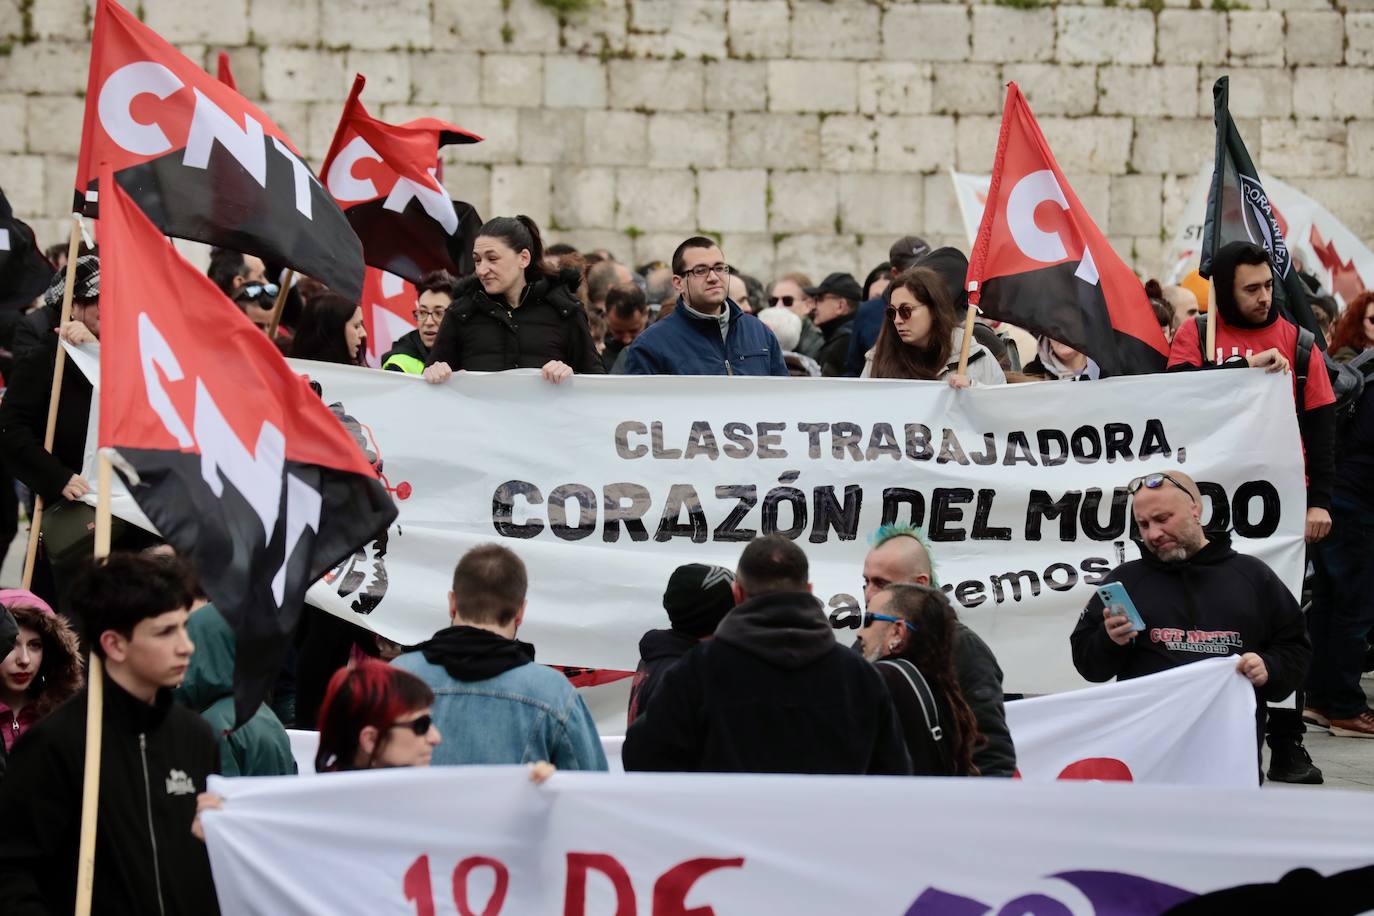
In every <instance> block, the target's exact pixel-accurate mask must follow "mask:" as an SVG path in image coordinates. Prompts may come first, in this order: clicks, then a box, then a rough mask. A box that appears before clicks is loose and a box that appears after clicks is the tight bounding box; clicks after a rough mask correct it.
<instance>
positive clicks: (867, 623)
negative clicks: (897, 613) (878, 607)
mask: <svg viewBox="0 0 1374 916" xmlns="http://www.w3.org/2000/svg"><path fill="white" fill-rule="evenodd" d="M875 620H882V621H886V622H887V623H900V624H902V625H903V626H904V627H906V628H907V629H908V630H910V631H911V632H913V633H915V632H916V624H914V623H912V622H911V621H910V620H903V619H902V618H900V617H892V616H889V615H887V614H875V613H873V612H872V611H864V613H863V617H862V618H861V619H860V620H859V628H860V629H862V628H863V627H871V626H873V621H875Z"/></svg>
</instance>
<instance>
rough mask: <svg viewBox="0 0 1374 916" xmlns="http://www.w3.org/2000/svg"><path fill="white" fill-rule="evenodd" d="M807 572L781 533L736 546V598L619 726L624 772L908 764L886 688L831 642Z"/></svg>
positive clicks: (884, 770) (853, 769) (899, 771)
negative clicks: (709, 633)
mask: <svg viewBox="0 0 1374 916" xmlns="http://www.w3.org/2000/svg"><path fill="white" fill-rule="evenodd" d="M808 575H809V573H808V568H807V562H806V554H804V553H802V550H801V548H800V547H798V546H797V545H796V544H794V543H792V542H791V541H789V540H787V539H786V538H784V537H781V536H779V535H769V536H767V537H763V538H759V539H757V540H755V541H752V542H751V543H750V544H749V546H747V547H745V548H744V552H743V554H741V556H740V560H739V566H738V568H737V569H736V570H735V584H734V593H735V597H736V599H738V601H739V604H738V605H737V606H736V607H735V609H734V610H732V611H731V612H730V613H729V614H727V615H726V616H725V619H724V620H722V621H721V623H720V626H718V627H717V628H716V635H715V638H714V639H711V640H708V641H705V642H700V643H698V644H697V645H696V646H695V647H694V648H693V649H691V650H690V651H689V652H688V653H687V654H686V655H685V656H683V658H682V660H681V661H680V662H678V663H677V664H676V665H674V666H673V667H672V668H670V669H669V670H668V671H667V672H666V673H665V674H664V675H663V679H662V683H661V684H659V686H658V688H657V691H656V692H655V694H654V696H653V698H652V699H651V700H650V702H649V706H648V709H646V710H645V712H644V714H643V715H642V716H640V718H639V719H638V720H636V721H635V723H634V724H633V725H631V726H630V729H629V731H628V732H627V733H626V735H625V746H624V750H623V754H622V756H623V760H624V762H625V769H626V770H659V771H665V770H666V771H675V772H717V773H847V774H867V773H874V774H888V775H909V774H910V773H911V758H910V756H909V755H908V753H907V749H906V744H905V742H904V741H903V739H902V733H901V730H900V729H899V728H898V726H897V721H896V718H895V713H894V710H893V705H892V697H891V695H890V694H889V693H888V691H887V687H886V686H885V685H884V683H883V680H882V678H881V677H880V676H879V674H878V672H877V671H876V670H875V669H874V668H873V666H872V665H870V664H869V663H868V662H866V661H865V660H864V659H863V658H862V656H860V655H859V654H858V653H855V652H852V651H850V650H849V649H846V648H844V647H842V646H841V645H839V644H838V643H837V642H835V637H834V633H833V631H832V630H831V628H830V624H829V622H828V621H827V620H826V617H825V612H824V609H823V608H822V606H821V603H820V601H818V600H817V599H816V597H815V596H814V595H812V594H811V583H810V582H809V581H808Z"/></svg>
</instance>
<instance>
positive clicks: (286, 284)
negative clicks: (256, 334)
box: [267, 268, 296, 343]
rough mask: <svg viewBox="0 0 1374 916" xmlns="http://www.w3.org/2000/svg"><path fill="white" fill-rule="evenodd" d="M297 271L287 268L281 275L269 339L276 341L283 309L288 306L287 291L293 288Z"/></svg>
mask: <svg viewBox="0 0 1374 916" xmlns="http://www.w3.org/2000/svg"><path fill="white" fill-rule="evenodd" d="M295 277H296V272H295V271H294V270H291V269H290V268H287V270H286V271H284V272H283V273H282V275H281V289H279V290H277V301H276V302H274V303H273V304H272V320H271V321H270V322H268V324H267V339H268V340H270V341H273V342H274V343H275V342H276V339H277V325H279V324H281V310H282V309H283V308H284V307H285V306H286V293H287V291H288V290H290V289H291V281H292V280H293V279H295Z"/></svg>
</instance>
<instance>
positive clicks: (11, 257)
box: [0, 189, 53, 310]
mask: <svg viewBox="0 0 1374 916" xmlns="http://www.w3.org/2000/svg"><path fill="white" fill-rule="evenodd" d="M52 275H53V266H52V265H51V264H49V263H48V259H47V258H45V257H43V252H41V251H39V250H38V240H37V238H36V237H35V236H34V234H33V230H32V229H30V228H29V226H28V224H27V223H24V222H21V221H20V220H17V219H15V218H14V209H13V208H12V207H11V206H10V202H9V198H7V197H6V196H5V192H4V190H3V189H0V310H3V309H11V308H27V307H28V306H30V305H32V304H33V300H35V299H37V298H38V297H39V296H40V295H42V293H43V290H45V289H47V288H48V284H49V283H51V282H52Z"/></svg>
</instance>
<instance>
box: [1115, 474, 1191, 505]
mask: <svg viewBox="0 0 1374 916" xmlns="http://www.w3.org/2000/svg"><path fill="white" fill-rule="evenodd" d="M1166 480H1167V481H1168V482H1169V483H1171V484H1173V485H1174V486H1176V487H1178V488H1179V489H1180V490H1182V491H1183V495H1185V496H1187V497H1188V501H1189V502H1190V503H1196V502H1197V500H1195V499H1193V494H1192V493H1191V492H1189V490H1188V488H1187V487H1185V486H1184V485H1183V484H1181V483H1179V482H1178V481H1177V480H1175V479H1174V478H1173V477H1171V476H1170V475H1168V474H1146V475H1145V476H1144V477H1137V478H1136V479H1135V480H1132V481H1131V482H1130V483H1128V484H1126V492H1127V493H1129V494H1131V495H1132V496H1134V495H1135V494H1137V493H1139V492H1140V488H1141V487H1144V488H1145V489H1147V490H1158V489H1159V488H1160V487H1162V486H1164V481H1166Z"/></svg>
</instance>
